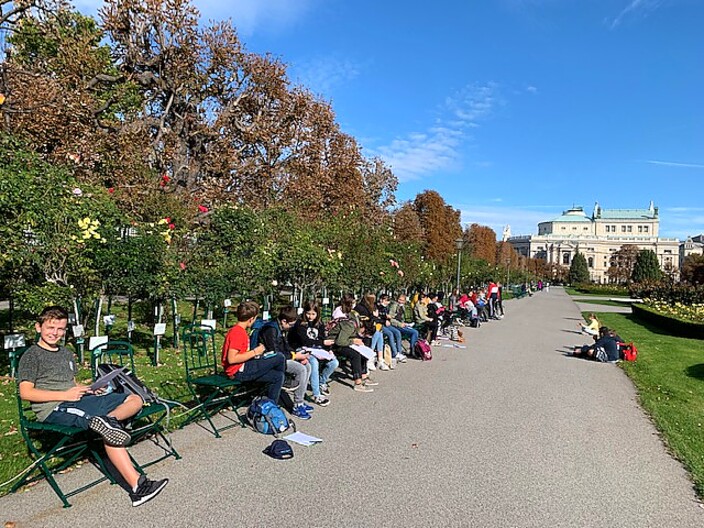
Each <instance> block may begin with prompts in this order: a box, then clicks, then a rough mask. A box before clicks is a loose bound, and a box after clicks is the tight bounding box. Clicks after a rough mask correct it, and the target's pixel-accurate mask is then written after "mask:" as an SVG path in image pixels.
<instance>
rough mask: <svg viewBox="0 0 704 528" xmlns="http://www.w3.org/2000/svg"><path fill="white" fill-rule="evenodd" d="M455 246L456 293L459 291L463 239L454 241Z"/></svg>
mask: <svg viewBox="0 0 704 528" xmlns="http://www.w3.org/2000/svg"><path fill="white" fill-rule="evenodd" d="M455 245H456V246H457V293H459V291H460V265H461V263H462V247H463V246H464V238H458V239H457V240H455Z"/></svg>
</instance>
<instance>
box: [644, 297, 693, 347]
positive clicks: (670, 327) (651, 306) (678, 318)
mask: <svg viewBox="0 0 704 528" xmlns="http://www.w3.org/2000/svg"><path fill="white" fill-rule="evenodd" d="M631 308H632V309H633V315H634V316H635V317H637V318H638V319H640V320H642V321H644V322H647V323H650V324H652V325H655V326H657V327H660V328H662V329H663V330H666V331H667V333H668V334H671V335H673V336H678V337H690V338H694V339H704V322H702V321H704V304H693V305H683V304H681V303H675V304H668V303H665V302H662V301H651V302H649V303H647V304H632V305H631Z"/></svg>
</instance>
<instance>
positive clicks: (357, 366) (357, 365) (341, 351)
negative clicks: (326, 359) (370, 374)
mask: <svg viewBox="0 0 704 528" xmlns="http://www.w3.org/2000/svg"><path fill="white" fill-rule="evenodd" d="M335 354H336V355H338V356H340V357H343V358H346V359H348V360H349V361H350V364H351V365H352V379H355V380H358V379H361V378H362V374H366V373H367V360H366V359H365V358H363V357H362V354H360V353H359V352H357V351H356V350H354V349H353V348H350V347H339V348H337V349H336V350H335Z"/></svg>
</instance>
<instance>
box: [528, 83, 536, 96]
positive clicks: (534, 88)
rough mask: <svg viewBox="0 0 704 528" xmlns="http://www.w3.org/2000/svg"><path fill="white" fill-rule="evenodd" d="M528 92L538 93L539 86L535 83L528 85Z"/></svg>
mask: <svg viewBox="0 0 704 528" xmlns="http://www.w3.org/2000/svg"><path fill="white" fill-rule="evenodd" d="M526 92H528V93H531V94H537V93H538V88H537V87H536V86H533V85H529V86H526Z"/></svg>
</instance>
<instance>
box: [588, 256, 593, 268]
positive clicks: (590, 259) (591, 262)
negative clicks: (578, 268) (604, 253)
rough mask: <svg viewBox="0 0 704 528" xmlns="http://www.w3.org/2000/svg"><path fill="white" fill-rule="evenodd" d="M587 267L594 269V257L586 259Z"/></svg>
mask: <svg viewBox="0 0 704 528" xmlns="http://www.w3.org/2000/svg"><path fill="white" fill-rule="evenodd" d="M587 266H589V267H590V268H593V267H594V257H589V258H588V259H587Z"/></svg>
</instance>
